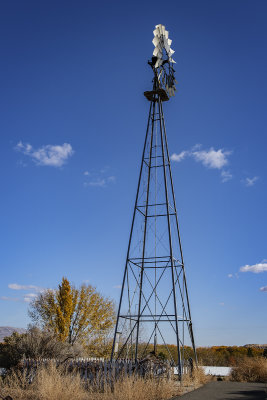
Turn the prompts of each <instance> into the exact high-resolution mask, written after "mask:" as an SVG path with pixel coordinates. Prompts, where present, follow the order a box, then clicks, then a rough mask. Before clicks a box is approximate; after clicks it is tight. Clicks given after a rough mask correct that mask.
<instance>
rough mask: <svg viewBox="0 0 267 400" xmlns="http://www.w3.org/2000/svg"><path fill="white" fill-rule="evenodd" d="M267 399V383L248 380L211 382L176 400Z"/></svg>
mask: <svg viewBox="0 0 267 400" xmlns="http://www.w3.org/2000/svg"><path fill="white" fill-rule="evenodd" d="M180 399H182V400H236V399H247V400H267V384H265V383H247V382H210V383H207V384H206V385H205V386H203V387H201V388H199V389H197V390H194V391H193V392H190V393H187V394H184V395H183V396H180V397H177V398H176V400H180Z"/></svg>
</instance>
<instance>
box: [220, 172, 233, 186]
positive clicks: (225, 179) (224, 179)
mask: <svg viewBox="0 0 267 400" xmlns="http://www.w3.org/2000/svg"><path fill="white" fill-rule="evenodd" d="M221 177H222V182H223V183H224V182H228V181H230V179H232V178H233V175H232V174H231V173H230V172H229V171H225V170H222V172H221Z"/></svg>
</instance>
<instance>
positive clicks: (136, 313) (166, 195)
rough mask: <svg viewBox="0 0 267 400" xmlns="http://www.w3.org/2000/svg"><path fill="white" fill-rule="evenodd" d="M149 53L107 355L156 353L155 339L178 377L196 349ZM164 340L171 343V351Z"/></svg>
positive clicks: (159, 95) (162, 97)
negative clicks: (148, 82)
mask: <svg viewBox="0 0 267 400" xmlns="http://www.w3.org/2000/svg"><path fill="white" fill-rule="evenodd" d="M153 58H154V60H153ZM153 58H152V62H149V64H150V65H151V67H152V69H153V72H154V79H153V90H152V91H149V92H145V93H144V95H145V96H146V98H147V99H148V101H149V103H150V106H149V115H148V122H147V129H146V137H145V143H144V148H143V154H142V162H141V168H140V173H139V179H138V187H137V194H136V199H135V206H134V212H133V219H132V225H131V231H130V238H129V244H128V250H127V257H126V264H125V269H124V275H123V282H122V288H121V295H120V301H119V307H118V315H117V322H116V328H115V335H114V340H113V348H112V354H111V360H112V359H114V358H116V359H117V358H129V359H132V360H133V361H134V362H137V361H138V359H141V358H143V356H144V355H145V354H146V353H147V352H148V351H151V349H153V350H154V352H155V353H157V346H158V343H161V344H163V345H164V346H166V349H167V351H168V354H169V358H170V360H171V361H172V364H173V365H177V367H178V371H179V374H180V376H182V372H183V366H184V364H185V361H186V360H187V359H188V357H189V356H188V355H187V354H186V346H191V348H192V349H193V354H194V358H195V361H196V351H195V342H194V335H193V329H192V318H191V312H190V304H189V297H188V290H187V283H186V275H185V267H184V259H183V252H182V246H181V238H180V231H179V224H178V216H177V209H176V201H175V195H174V186H173V179H172V172H171V164H170V156H169V150H168V143H167V135H166V128H165V120H164V114H163V106H162V103H163V102H164V101H167V100H169V97H168V95H167V93H166V91H165V90H164V89H163V88H162V87H161V83H160V79H159V73H158V69H157V68H156V67H155V62H156V60H155V57H153ZM167 343H172V344H175V345H176V346H177V349H176V354H173V351H172V352H171V350H170V346H169V345H168V344H167Z"/></svg>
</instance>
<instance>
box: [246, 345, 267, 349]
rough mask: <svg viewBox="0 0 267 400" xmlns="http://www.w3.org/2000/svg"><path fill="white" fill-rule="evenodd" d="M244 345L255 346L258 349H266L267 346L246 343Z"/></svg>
mask: <svg viewBox="0 0 267 400" xmlns="http://www.w3.org/2000/svg"><path fill="white" fill-rule="evenodd" d="M244 347H254V348H257V349H265V348H266V347H267V344H245V346H244Z"/></svg>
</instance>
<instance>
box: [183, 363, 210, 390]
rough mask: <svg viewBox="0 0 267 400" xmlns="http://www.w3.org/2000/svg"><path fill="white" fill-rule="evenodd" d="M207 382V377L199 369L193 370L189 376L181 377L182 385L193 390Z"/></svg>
mask: <svg viewBox="0 0 267 400" xmlns="http://www.w3.org/2000/svg"><path fill="white" fill-rule="evenodd" d="M208 380H209V377H207V376H206V375H205V372H204V369H203V368H201V367H198V368H194V369H193V373H192V375H191V374H185V375H183V381H182V385H183V386H185V387H186V386H193V387H194V388H197V387H199V386H201V385H204V384H205V383H207V382H208Z"/></svg>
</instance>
